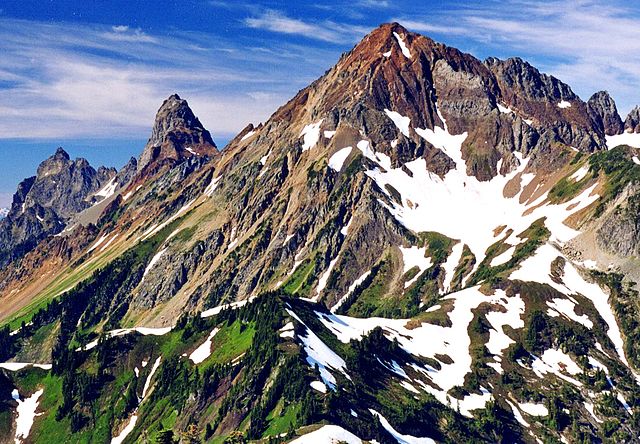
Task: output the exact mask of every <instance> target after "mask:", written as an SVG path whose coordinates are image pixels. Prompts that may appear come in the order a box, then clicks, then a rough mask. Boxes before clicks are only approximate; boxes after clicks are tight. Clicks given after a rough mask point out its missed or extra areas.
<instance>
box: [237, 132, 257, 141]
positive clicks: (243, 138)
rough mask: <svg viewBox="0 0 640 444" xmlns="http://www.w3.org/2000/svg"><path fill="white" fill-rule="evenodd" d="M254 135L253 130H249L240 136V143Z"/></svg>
mask: <svg viewBox="0 0 640 444" xmlns="http://www.w3.org/2000/svg"><path fill="white" fill-rule="evenodd" d="M255 133H256V131H255V130H251V131H249V132H248V133H247V134H245V135H244V136H242V138H240V142H242V141H244V140H247V139H248V138H249V137H251V136H253V135H254V134H255Z"/></svg>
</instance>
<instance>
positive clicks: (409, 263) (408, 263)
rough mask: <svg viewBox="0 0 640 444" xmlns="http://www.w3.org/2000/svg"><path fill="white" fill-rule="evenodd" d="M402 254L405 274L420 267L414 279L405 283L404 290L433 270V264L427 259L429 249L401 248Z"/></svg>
mask: <svg viewBox="0 0 640 444" xmlns="http://www.w3.org/2000/svg"><path fill="white" fill-rule="evenodd" d="M399 248H400V252H401V253H402V263H403V267H404V268H403V271H402V272H403V273H406V272H407V271H409V270H411V269H412V268H413V267H418V269H419V271H418V273H416V275H415V276H414V277H412V278H411V279H410V280H408V281H407V282H405V283H404V288H408V287H410V286H411V284H413V283H414V282H415V281H416V280H418V278H419V277H420V275H421V274H422V273H423V272H424V271H425V270H428V269H429V268H431V266H432V265H433V262H432V261H431V258H430V257H425V254H426V252H427V247H422V248H418V247H416V246H413V247H409V248H405V247H399Z"/></svg>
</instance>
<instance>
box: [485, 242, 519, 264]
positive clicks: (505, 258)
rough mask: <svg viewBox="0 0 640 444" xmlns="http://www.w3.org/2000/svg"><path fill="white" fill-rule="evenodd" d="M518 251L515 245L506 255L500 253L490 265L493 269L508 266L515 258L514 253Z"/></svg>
mask: <svg viewBox="0 0 640 444" xmlns="http://www.w3.org/2000/svg"><path fill="white" fill-rule="evenodd" d="M515 251H516V247H515V245H511V246H510V247H509V248H508V249H507V250H506V251H505V252H504V253H500V254H499V255H497V256H496V257H494V258H493V259H491V262H490V263H489V266H491V267H497V266H498V265H502V264H506V263H507V262H509V261H510V260H511V258H512V257H513V253H514V252H515Z"/></svg>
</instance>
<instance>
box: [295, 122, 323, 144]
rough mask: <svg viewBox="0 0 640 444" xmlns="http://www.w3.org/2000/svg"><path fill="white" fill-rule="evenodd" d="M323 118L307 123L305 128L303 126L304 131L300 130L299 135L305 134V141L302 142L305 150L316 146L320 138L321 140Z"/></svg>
mask: <svg viewBox="0 0 640 444" xmlns="http://www.w3.org/2000/svg"><path fill="white" fill-rule="evenodd" d="M323 120H324V119H320V120H319V121H317V122H316V123H310V124H309V125H306V126H305V127H304V128H302V131H300V136H299V137H303V136H304V142H303V144H302V151H303V152H304V151H307V150H309V149H311V148H313V147H314V146H316V144H317V143H318V140H320V125H322V121H323Z"/></svg>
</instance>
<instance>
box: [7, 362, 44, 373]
mask: <svg viewBox="0 0 640 444" xmlns="http://www.w3.org/2000/svg"><path fill="white" fill-rule="evenodd" d="M27 367H35V368H41V369H42V370H51V368H52V365H51V364H35V363H33V362H0V368H3V369H5V370H8V371H10V372H17V371H18V370H22V369H23V368H27Z"/></svg>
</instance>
